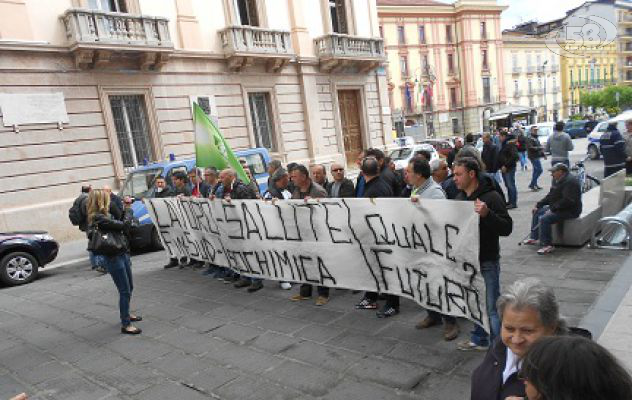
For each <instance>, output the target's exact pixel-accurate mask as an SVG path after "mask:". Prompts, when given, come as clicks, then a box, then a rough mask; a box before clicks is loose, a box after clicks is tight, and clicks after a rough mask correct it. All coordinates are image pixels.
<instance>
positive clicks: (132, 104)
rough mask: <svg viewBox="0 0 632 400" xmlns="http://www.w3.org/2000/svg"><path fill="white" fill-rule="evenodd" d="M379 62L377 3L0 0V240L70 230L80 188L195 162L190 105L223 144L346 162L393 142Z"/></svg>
mask: <svg viewBox="0 0 632 400" xmlns="http://www.w3.org/2000/svg"><path fill="white" fill-rule="evenodd" d="M44 3H45V6H44ZM384 61H385V56H384V50H383V43H382V39H380V37H379V31H378V18H377V9H376V4H375V0H46V1H45V2H44V1H42V0H0V107H1V108H2V110H3V111H2V118H0V231H5V230H18V229H47V230H49V231H51V232H52V233H53V234H54V235H55V236H56V237H57V238H59V239H62V240H64V239H67V238H70V237H80V234H79V233H78V230H77V229H76V228H74V227H72V226H71V225H70V222H69V221H68V218H67V210H68V208H69V206H70V203H71V201H72V199H73V198H74V197H76V196H77V195H78V193H79V189H80V186H81V185H83V184H92V185H93V186H95V187H100V186H103V185H106V184H107V185H112V186H113V187H117V186H119V185H120V182H121V181H122V179H124V177H125V173H126V171H127V170H128V169H129V168H133V167H134V166H136V165H139V164H141V163H142V162H143V161H144V160H145V159H146V160H148V161H152V160H162V159H165V158H167V157H168V156H169V155H170V154H174V155H175V157H177V158H185V157H193V155H194V144H193V124H192V115H191V108H190V107H191V102H192V101H198V102H199V103H200V104H201V105H203V106H204V108H205V110H206V112H207V113H208V114H210V115H211V116H212V117H213V118H216V120H217V121H218V123H219V126H220V128H221V130H222V132H223V133H224V135H225V136H226V137H227V139H228V140H229V142H230V143H231V145H232V146H233V148H234V149H237V150H238V149H245V148H251V147H266V148H268V149H269V151H270V153H271V155H272V157H274V158H280V159H282V160H283V161H285V162H288V161H297V162H305V163H308V162H323V163H330V162H333V161H335V160H337V161H346V162H352V161H353V159H354V157H355V155H356V154H357V151H358V150H359V149H361V148H367V147H370V146H376V147H383V146H385V145H386V144H390V142H391V139H390V136H391V119H390V109H389V107H388V105H389V104H388V91H387V86H386V74H385V72H384V69H383V66H382V65H383V64H384Z"/></svg>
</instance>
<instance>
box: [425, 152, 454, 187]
mask: <svg viewBox="0 0 632 400" xmlns="http://www.w3.org/2000/svg"><path fill="white" fill-rule="evenodd" d="M449 172H450V171H449V170H448V163H446V162H445V160H442V159H440V158H435V159H434V160H432V161H430V173H431V174H432V179H433V180H434V181H435V182H437V183H438V184H439V185H441V184H442V183H443V182H444V181H445V180H446V179H448V175H449Z"/></svg>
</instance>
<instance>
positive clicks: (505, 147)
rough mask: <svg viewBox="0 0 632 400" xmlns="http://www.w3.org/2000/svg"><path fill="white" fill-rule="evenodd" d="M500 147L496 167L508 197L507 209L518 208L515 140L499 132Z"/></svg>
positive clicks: (503, 132)
mask: <svg viewBox="0 0 632 400" xmlns="http://www.w3.org/2000/svg"><path fill="white" fill-rule="evenodd" d="M500 140H501V143H502V144H501V147H500V153H499V154H498V167H499V168H500V172H501V173H502V175H503V181H504V182H505V186H506V187H507V197H509V204H508V206H507V208H508V209H512V208H516V207H518V190H517V189H516V163H517V162H518V159H519V158H520V157H519V156H518V149H517V148H516V145H515V142H516V140H515V138H514V137H511V136H509V135H508V134H507V132H505V131H502V132H500Z"/></svg>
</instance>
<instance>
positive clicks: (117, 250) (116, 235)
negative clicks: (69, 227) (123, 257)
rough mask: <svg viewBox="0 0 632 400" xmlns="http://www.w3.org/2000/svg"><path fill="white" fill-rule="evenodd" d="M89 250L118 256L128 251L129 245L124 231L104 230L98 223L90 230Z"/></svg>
mask: <svg viewBox="0 0 632 400" xmlns="http://www.w3.org/2000/svg"><path fill="white" fill-rule="evenodd" d="M88 250H90V251H92V252H93V253H95V254H101V255H104V256H117V255H119V254H123V253H125V252H126V251H127V245H126V241H125V238H124V237H123V232H117V231H102V230H101V229H99V226H98V225H96V224H95V225H94V226H93V227H92V230H91V232H90V242H89V243H88Z"/></svg>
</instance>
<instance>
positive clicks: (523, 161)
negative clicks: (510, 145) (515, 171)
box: [518, 151, 527, 169]
mask: <svg viewBox="0 0 632 400" xmlns="http://www.w3.org/2000/svg"><path fill="white" fill-rule="evenodd" d="M518 156H519V157H520V166H521V167H522V169H524V167H526V166H527V152H526V151H519V152H518Z"/></svg>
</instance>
